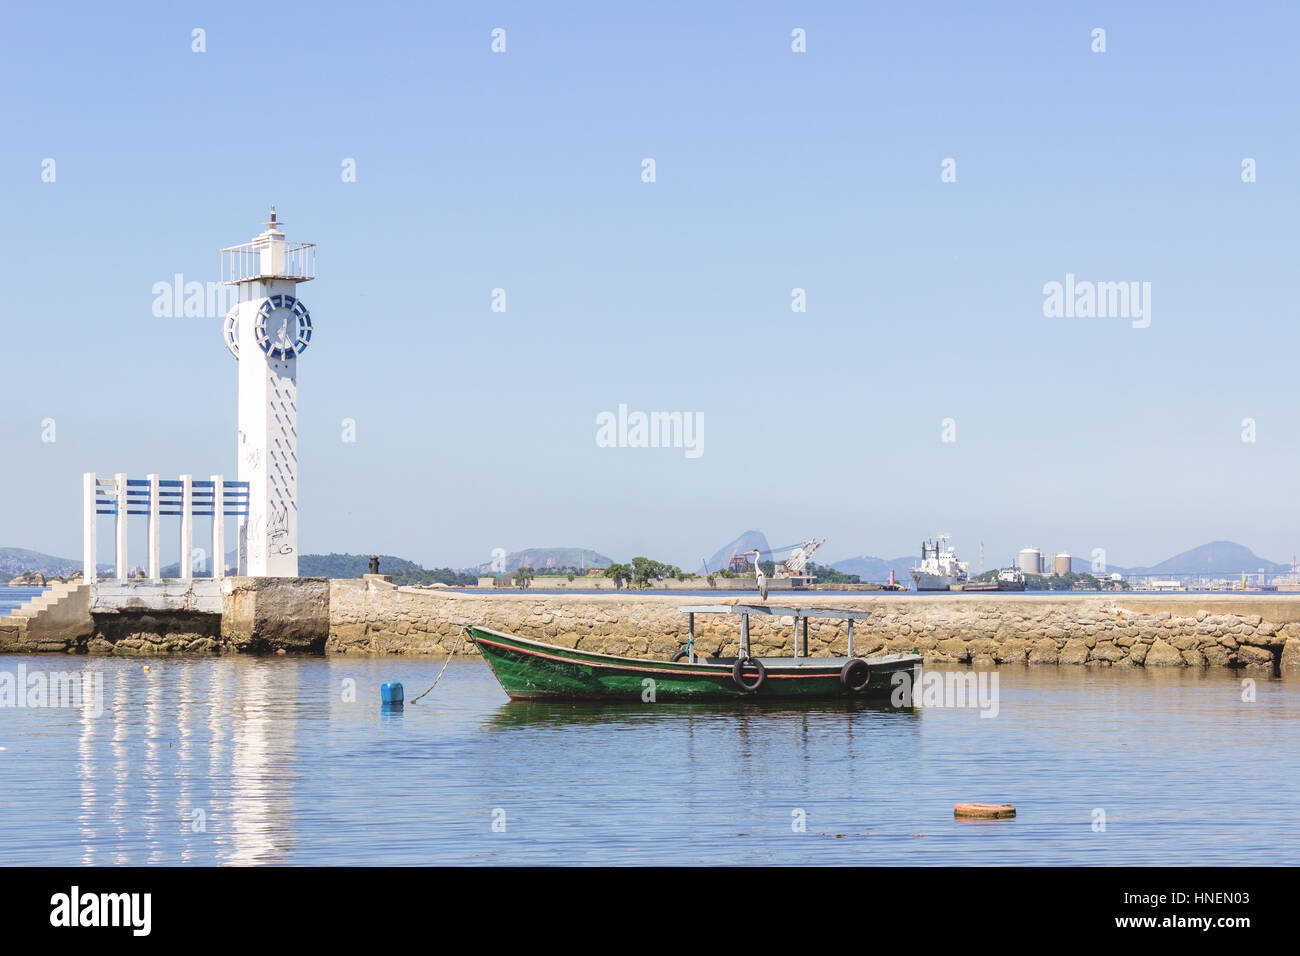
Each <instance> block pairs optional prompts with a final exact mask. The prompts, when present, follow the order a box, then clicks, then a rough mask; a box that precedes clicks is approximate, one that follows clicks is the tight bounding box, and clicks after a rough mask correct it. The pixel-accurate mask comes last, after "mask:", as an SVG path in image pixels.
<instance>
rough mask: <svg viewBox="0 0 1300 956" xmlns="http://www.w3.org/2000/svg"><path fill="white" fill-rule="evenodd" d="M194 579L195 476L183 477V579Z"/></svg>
mask: <svg viewBox="0 0 1300 956" xmlns="http://www.w3.org/2000/svg"><path fill="white" fill-rule="evenodd" d="M192 577H194V476H193V475H181V579H182V580H185V581H188V580H190V579H191V578H192Z"/></svg>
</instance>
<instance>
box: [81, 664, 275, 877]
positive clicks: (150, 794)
mask: <svg viewBox="0 0 1300 956" xmlns="http://www.w3.org/2000/svg"><path fill="white" fill-rule="evenodd" d="M296 674H297V668H295V667H293V666H291V665H287V664H286V663H284V662H281V663H280V664H279V665H278V666H274V672H273V671H272V665H270V664H268V663H266V662H260V661H232V660H213V661H203V662H184V663H180V664H178V665H175V666H165V667H164V666H158V665H155V670H154V671H153V673H152V674H151V675H149V676H147V677H146V678H145V679H144V680H138V679H135V678H134V677H133V676H128V674H127V673H126V672H125V671H124V670H118V671H117V673H115V674H112V676H111V677H110V679H109V681H108V682H106V683H110V685H111V687H112V699H111V701H110V702H109V703H108V706H107V707H106V708H105V711H104V714H103V716H101V717H95V716H93V715H92V714H91V713H90V712H89V711H84V712H83V714H82V715H81V720H80V733H79V737H78V752H77V759H76V765H75V766H76V771H77V782H78V787H79V794H78V797H79V799H78V803H79V812H78V814H77V824H78V829H79V831H80V843H81V854H80V857H79V858H80V861H81V863H83V864H85V865H93V864H98V865H104V864H137V865H139V864H145V863H161V864H164V865H175V864H177V863H197V864H202V865H215V864H242V865H248V864H266V863H283V862H286V861H287V859H288V857H289V854H290V852H291V850H292V845H293V843H292V841H293V832H294V824H293V812H294V795H293V794H294V789H295V788H296V787H297V786H298V783H299V781H298V780H297V778H296V776H295V775H294V774H293V772H292V759H293V743H292V742H293V740H294V735H295V733H296V725H297V719H296V716H295V711H294V710H293V708H292V707H291V706H289V707H286V706H285V705H284V703H283V701H284V700H286V699H288V700H296V698H297V680H296ZM273 678H274V683H273Z"/></svg>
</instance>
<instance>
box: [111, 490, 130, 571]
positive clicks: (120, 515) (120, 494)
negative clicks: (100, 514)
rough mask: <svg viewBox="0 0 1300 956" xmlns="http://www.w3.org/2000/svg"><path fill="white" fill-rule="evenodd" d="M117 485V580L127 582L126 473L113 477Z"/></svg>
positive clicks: (115, 525)
mask: <svg viewBox="0 0 1300 956" xmlns="http://www.w3.org/2000/svg"><path fill="white" fill-rule="evenodd" d="M113 481H114V482H116V484H117V489H116V490H117V515H116V516H115V518H114V531H115V532H116V538H117V579H118V580H119V581H125V580H126V574H127V567H126V473H125V472H118V473H117V474H116V475H114V476H113Z"/></svg>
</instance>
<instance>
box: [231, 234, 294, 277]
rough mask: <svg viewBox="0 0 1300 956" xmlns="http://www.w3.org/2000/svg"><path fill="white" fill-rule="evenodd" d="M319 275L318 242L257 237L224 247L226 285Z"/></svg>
mask: <svg viewBox="0 0 1300 956" xmlns="http://www.w3.org/2000/svg"><path fill="white" fill-rule="evenodd" d="M314 278H316V243H314V242H283V241H273V242H270V243H268V242H266V241H265V240H256V241H253V242H245V243H241V244H240V245H237V246H227V247H226V248H225V249H222V250H221V281H222V283H223V284H225V285H233V284H234V283H236V282H249V281H251V280H253V279H293V280H294V281H296V282H308V281H310V280H311V279H314Z"/></svg>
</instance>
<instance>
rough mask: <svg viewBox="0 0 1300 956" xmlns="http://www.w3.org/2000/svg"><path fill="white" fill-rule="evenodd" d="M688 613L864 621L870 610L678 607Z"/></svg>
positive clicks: (733, 605) (715, 605)
mask: <svg viewBox="0 0 1300 956" xmlns="http://www.w3.org/2000/svg"><path fill="white" fill-rule="evenodd" d="M677 610H679V611H684V612H685V613H687V614H766V615H769V616H772V617H793V618H796V619H798V618H801V617H825V618H831V619H832V620H836V621H863V620H866V619H867V618H869V617H871V612H870V611H851V610H849V609H848V608H839V607H780V606H776V605H771V604H683V605H681V606H680V607H678V608H677Z"/></svg>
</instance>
